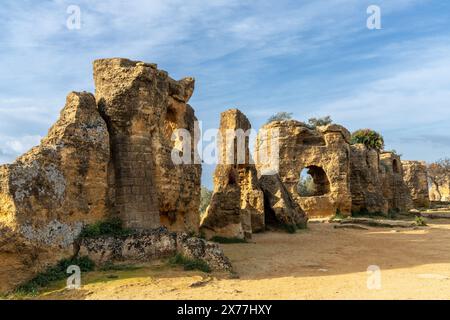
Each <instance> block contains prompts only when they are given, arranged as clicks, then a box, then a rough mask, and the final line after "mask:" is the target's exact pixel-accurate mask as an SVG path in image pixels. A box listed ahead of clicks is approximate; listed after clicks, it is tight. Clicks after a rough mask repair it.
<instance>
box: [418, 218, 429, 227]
mask: <svg viewBox="0 0 450 320" xmlns="http://www.w3.org/2000/svg"><path fill="white" fill-rule="evenodd" d="M415 221H416V224H417V225H418V226H419V227H425V226H427V223H426V221H425V219H424V218H422V217H416V219H415Z"/></svg>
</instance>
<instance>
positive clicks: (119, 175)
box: [94, 58, 201, 232]
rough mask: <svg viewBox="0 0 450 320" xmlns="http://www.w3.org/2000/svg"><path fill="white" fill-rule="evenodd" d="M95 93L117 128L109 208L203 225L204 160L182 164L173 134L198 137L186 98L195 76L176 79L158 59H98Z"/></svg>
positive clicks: (141, 220) (132, 223)
mask: <svg viewBox="0 0 450 320" xmlns="http://www.w3.org/2000/svg"><path fill="white" fill-rule="evenodd" d="M94 80H95V86H96V90H95V95H96V99H97V103H98V108H99V110H100V112H101V114H102V116H103V117H104V119H105V120H106V123H107V125H108V129H109V132H110V144H111V151H112V152H111V155H112V156H111V162H110V165H109V171H108V172H109V174H108V182H109V197H108V208H109V209H110V210H109V211H110V214H111V215H118V216H120V217H121V218H122V219H123V221H124V222H125V225H126V226H127V227H132V228H141V229H148V228H155V227H158V226H160V225H161V224H163V225H165V226H166V227H167V228H169V229H170V230H172V231H181V230H187V231H194V232H195V231H198V225H199V215H198V207H199V203H200V176H201V165H200V164H195V163H194V158H195V152H196V148H195V146H196V141H194V140H193V141H192V148H191V152H190V153H191V157H190V159H191V162H190V164H185V163H183V164H180V165H177V164H175V163H174V162H173V161H172V158H171V153H172V150H173V148H174V146H175V143H176V142H175V140H173V139H172V134H173V133H174V131H175V130H177V129H186V130H187V131H188V132H189V133H190V134H191V137H195V135H194V131H195V123H196V120H197V119H196V118H195V115H194V110H193V109H192V107H191V106H190V105H189V104H187V102H188V101H189V99H190V97H191V95H192V93H193V90H194V79H192V78H184V79H182V80H180V81H176V80H173V79H172V78H170V77H169V76H168V74H167V72H165V71H163V70H158V69H157V67H156V65H155V64H148V63H144V62H136V61H130V60H127V59H119V58H117V59H101V60H96V61H95V62H94Z"/></svg>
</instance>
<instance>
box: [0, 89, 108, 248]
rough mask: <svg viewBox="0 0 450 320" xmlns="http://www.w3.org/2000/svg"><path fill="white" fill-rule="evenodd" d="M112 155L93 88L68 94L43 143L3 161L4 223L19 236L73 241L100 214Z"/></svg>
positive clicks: (0, 216)
mask: <svg viewBox="0 0 450 320" xmlns="http://www.w3.org/2000/svg"><path fill="white" fill-rule="evenodd" d="M109 156H110V150H109V136H108V131H107V127H106V123H105V122H104V120H103V119H102V117H101V116H100V114H99V113H98V111H97V106H96V103H95V98H94V96H93V95H92V94H90V93H85V92H83V93H76V92H72V93H70V94H69V95H68V96H67V100H66V105H65V107H64V109H63V110H62V111H61V116H60V119H59V120H58V121H57V122H56V123H55V125H53V127H52V128H51V129H50V130H49V133H48V135H47V137H45V138H44V139H42V141H41V144H40V145H39V146H37V147H34V148H33V149H31V150H30V151H29V152H27V153H26V154H24V155H22V156H21V157H19V158H18V159H17V160H16V161H15V162H14V163H13V164H9V165H4V166H1V167H0V224H1V226H2V227H5V228H8V229H10V230H12V231H13V232H17V234H18V237H23V238H24V239H26V240H29V241H32V242H37V243H43V244H46V245H59V246H61V247H67V246H69V245H70V244H71V243H72V241H73V239H74V238H75V237H76V236H77V235H78V233H79V232H80V230H81V228H82V226H83V224H85V223H90V222H94V221H97V220H99V219H102V218H103V217H104V215H105V212H106V210H105V206H106V204H105V199H106V195H107V190H108V189H107V166H108V161H109Z"/></svg>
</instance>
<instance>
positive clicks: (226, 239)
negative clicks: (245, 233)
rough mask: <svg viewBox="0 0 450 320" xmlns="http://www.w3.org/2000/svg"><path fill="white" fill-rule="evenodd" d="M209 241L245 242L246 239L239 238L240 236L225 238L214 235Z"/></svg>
mask: <svg viewBox="0 0 450 320" xmlns="http://www.w3.org/2000/svg"><path fill="white" fill-rule="evenodd" d="M211 241H213V242H218V243H247V240H245V239H240V238H235V237H233V238H227V237H220V236H214V237H212V238H211Z"/></svg>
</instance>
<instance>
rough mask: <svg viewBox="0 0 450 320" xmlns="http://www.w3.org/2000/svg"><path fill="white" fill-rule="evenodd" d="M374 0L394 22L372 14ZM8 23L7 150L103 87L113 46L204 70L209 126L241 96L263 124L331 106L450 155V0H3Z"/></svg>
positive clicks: (2, 19) (2, 107)
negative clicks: (97, 75)
mask: <svg viewBox="0 0 450 320" xmlns="http://www.w3.org/2000/svg"><path fill="white" fill-rule="evenodd" d="M372 4H375V5H378V6H380V8H381V17H382V29H381V30H369V29H367V27H366V20H367V17H368V14H367V13H366V9H367V7H368V6H369V5H372ZM69 5H78V6H79V7H80V9H81V29H79V30H69V29H67V27H66V20H67V18H68V16H69V15H68V14H67V12H66V10H67V7H68V6H69ZM0 30H1V31H0V70H1V72H0V163H6V162H11V161H13V160H14V158H15V157H16V156H17V155H19V154H21V153H23V152H25V151H27V149H28V148H29V147H31V146H33V145H35V144H37V143H38V142H39V139H40V138H41V137H43V136H45V134H46V132H47V130H48V128H49V127H50V126H51V124H52V123H53V122H54V121H55V120H56V119H57V118H58V115H59V110H60V109H61V108H62V106H63V105H64V102H65V96H66V95H67V93H68V92H70V91H73V90H74V91H83V90H86V91H91V92H93V91H94V88H93V79H92V61H93V60H94V59H97V58H105V57H126V58H130V59H134V60H143V61H147V62H155V63H158V65H159V67H160V68H162V69H164V70H167V71H168V72H169V73H170V75H171V76H172V77H174V78H181V77H184V76H194V77H195V78H196V91H195V93H194V96H193V97H192V99H191V101H190V102H191V105H192V106H193V107H194V108H195V110H196V114H197V117H198V118H199V119H200V120H202V121H203V126H204V128H215V127H217V126H218V122H219V113H220V112H221V111H224V110H226V109H228V108H236V107H237V108H239V109H241V110H242V111H243V112H244V113H246V114H247V116H248V117H249V119H250V121H251V122H252V125H253V127H254V128H255V129H257V128H259V127H260V126H261V125H262V124H263V123H264V122H265V121H266V120H267V118H268V117H269V116H270V115H272V114H273V113H276V112H278V111H288V112H292V113H293V114H294V117H295V118H296V119H298V120H303V121H305V120H307V119H308V118H310V117H313V116H315V117H318V116H324V115H331V117H332V118H333V119H334V121H335V122H337V123H340V124H342V125H344V126H346V127H347V128H348V129H349V130H351V131H353V130H356V129H359V128H366V127H369V128H373V129H375V130H378V131H380V132H381V133H382V134H383V135H384V137H385V140H386V148H387V149H396V150H397V151H398V152H399V153H401V154H403V158H404V159H423V160H427V161H434V160H437V159H439V158H442V157H445V156H450V130H449V122H450V2H448V1H437V0H436V1H427V0H395V1H393V0H388V1H376V0H370V1H365V0H336V1H332V0H331V1H319V0H314V1H294V0H292V1H284V0H277V1H274V0H272V1H265V0H259V1H242V0H239V1H235V0H218V1H213V0H209V1H196V0H190V1H186V0H183V1H167V0H154V1H144V0H142V1H132V0H129V1H95V2H94V1H87V0H86V1H77V0H71V1H62V0H54V1H39V2H38V1H20V0H19V1H18V0H14V1H2V2H1V4H0ZM204 171H205V173H204V183H205V184H207V185H209V186H211V179H210V175H211V172H212V168H211V167H206V168H205V170H204Z"/></svg>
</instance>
